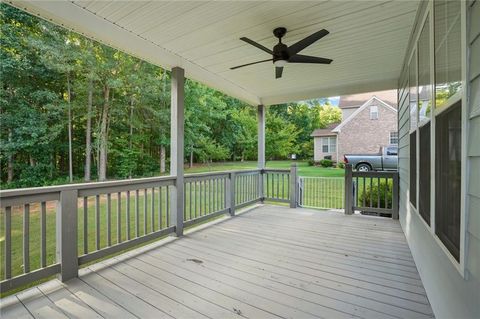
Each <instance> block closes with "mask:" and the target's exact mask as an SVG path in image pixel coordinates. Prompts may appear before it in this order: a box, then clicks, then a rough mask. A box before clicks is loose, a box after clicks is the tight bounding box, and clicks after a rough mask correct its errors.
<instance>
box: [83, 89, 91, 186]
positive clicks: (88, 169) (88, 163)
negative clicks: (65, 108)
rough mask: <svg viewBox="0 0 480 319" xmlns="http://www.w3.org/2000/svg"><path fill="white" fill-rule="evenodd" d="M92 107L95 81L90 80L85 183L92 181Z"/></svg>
mask: <svg viewBox="0 0 480 319" xmlns="http://www.w3.org/2000/svg"><path fill="white" fill-rule="evenodd" d="M92 106H93V80H92V79H90V82H89V85H88V105H87V128H86V132H85V177H84V179H85V181H86V182H89V181H90V178H91V177H90V172H91V168H92Z"/></svg>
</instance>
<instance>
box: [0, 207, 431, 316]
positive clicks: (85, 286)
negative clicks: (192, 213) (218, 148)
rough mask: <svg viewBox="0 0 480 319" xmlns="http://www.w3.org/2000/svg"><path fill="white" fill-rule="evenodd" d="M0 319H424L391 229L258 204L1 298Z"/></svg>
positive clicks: (410, 266) (421, 298) (403, 251)
mask: <svg viewBox="0 0 480 319" xmlns="http://www.w3.org/2000/svg"><path fill="white" fill-rule="evenodd" d="M1 307H2V311H1V315H2V318H21V317H26V318H27V317H32V316H33V317H36V318H40V317H42V318H65V317H67V318H72V317H82V318H93V317H99V318H101V317H104V318H172V317H174V318H206V317H208V318H222V319H223V318H233V317H236V318H240V317H246V318H278V317H280V318H314V317H315V318H318V317H322V318H346V317H360V318H423V317H433V313H432V310H431V307H430V305H429V302H428V299H427V297H426V294H425V290H424V288H423V285H422V282H421V280H420V277H419V275H418V272H417V269H416V266H415V263H414V261H413V258H412V256H411V253H410V250H409V248H408V245H407V243H406V240H405V236H404V234H403V232H402V230H401V228H400V224H399V222H398V221H395V220H392V219H387V218H379V217H369V216H359V215H351V216H346V215H343V214H342V213H337V212H329V211H318V210H310V209H303V208H297V209H290V208H286V207H280V206H271V205H263V206H259V207H257V208H255V209H253V210H250V211H249V212H246V213H243V214H240V215H238V216H236V217H235V218H225V219H222V220H219V221H215V222H213V223H210V224H208V225H203V226H200V227H197V228H196V229H195V230H192V231H190V232H187V234H186V235H185V236H184V237H182V238H173V237H170V238H167V239H165V240H162V241H160V242H157V243H154V244H151V245H149V246H145V247H142V248H139V249H136V250H134V251H130V252H128V253H126V254H123V255H121V256H117V257H114V258H111V259H109V260H107V261H104V262H100V263H97V264H94V265H91V266H89V267H88V268H85V269H82V270H81V272H80V277H79V278H78V279H74V280H71V281H68V282H67V283H61V282H60V281H58V280H52V281H49V282H47V283H44V284H42V285H40V286H37V287H34V288H31V289H28V290H26V291H23V292H21V293H18V294H16V295H12V296H9V297H7V298H4V299H3V300H2V306H1Z"/></svg>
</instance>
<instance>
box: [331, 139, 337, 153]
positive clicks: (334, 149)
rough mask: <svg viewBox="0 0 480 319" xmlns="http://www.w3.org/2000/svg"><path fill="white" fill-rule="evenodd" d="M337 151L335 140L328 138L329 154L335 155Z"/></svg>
mask: <svg viewBox="0 0 480 319" xmlns="http://www.w3.org/2000/svg"><path fill="white" fill-rule="evenodd" d="M336 151H337V138H336V137H331V138H330V152H331V153H335V152H336Z"/></svg>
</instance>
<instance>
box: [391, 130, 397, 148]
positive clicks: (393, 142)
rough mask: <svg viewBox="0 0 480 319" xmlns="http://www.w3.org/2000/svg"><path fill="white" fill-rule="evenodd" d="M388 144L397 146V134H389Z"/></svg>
mask: <svg viewBox="0 0 480 319" xmlns="http://www.w3.org/2000/svg"><path fill="white" fill-rule="evenodd" d="M390 144H394V145H396V144H398V132H397V131H395V132H390Z"/></svg>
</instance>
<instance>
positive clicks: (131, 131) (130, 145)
mask: <svg viewBox="0 0 480 319" xmlns="http://www.w3.org/2000/svg"><path fill="white" fill-rule="evenodd" d="M132 148H133V96H131V97H130V139H129V140H128V149H129V150H130V153H131V152H132V150H133V149H132ZM128 178H132V170H131V169H130V172H129V173H128Z"/></svg>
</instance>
